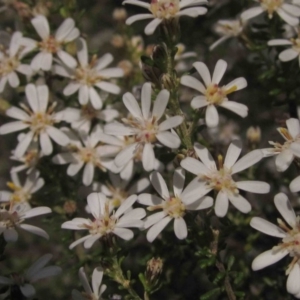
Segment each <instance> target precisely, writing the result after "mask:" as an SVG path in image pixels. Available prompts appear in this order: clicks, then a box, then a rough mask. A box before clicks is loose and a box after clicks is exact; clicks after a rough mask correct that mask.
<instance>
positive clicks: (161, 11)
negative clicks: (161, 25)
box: [150, 0, 180, 19]
mask: <svg viewBox="0 0 300 300" xmlns="http://www.w3.org/2000/svg"><path fill="white" fill-rule="evenodd" d="M150 10H151V12H152V13H153V15H154V16H155V17H156V18H159V19H171V18H174V17H175V16H176V14H177V13H178V12H179V11H180V8H179V0H152V1H151V5H150Z"/></svg>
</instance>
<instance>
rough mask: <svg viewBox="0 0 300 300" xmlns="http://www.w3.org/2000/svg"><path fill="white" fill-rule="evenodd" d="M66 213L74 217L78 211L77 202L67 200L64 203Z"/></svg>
mask: <svg viewBox="0 0 300 300" xmlns="http://www.w3.org/2000/svg"><path fill="white" fill-rule="evenodd" d="M63 208H64V211H65V213H66V214H67V215H73V214H74V213H75V212H76V210H77V205H76V202H75V201H73V200H67V201H66V202H65V203H64V207H63Z"/></svg>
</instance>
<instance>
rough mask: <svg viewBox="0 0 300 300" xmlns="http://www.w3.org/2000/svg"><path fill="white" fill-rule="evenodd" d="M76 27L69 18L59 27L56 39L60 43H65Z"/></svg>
mask: <svg viewBox="0 0 300 300" xmlns="http://www.w3.org/2000/svg"><path fill="white" fill-rule="evenodd" d="M74 27H75V22H74V20H73V19H71V18H67V19H65V20H64V21H63V23H62V24H61V25H60V26H59V28H58V29H57V31H56V33H55V38H56V39H57V40H58V41H60V42H61V41H63V40H64V38H65V37H66V36H67V35H68V34H69V33H70V32H71V31H72V29H73V28H74Z"/></svg>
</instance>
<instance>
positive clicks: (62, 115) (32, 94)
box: [0, 84, 69, 157]
mask: <svg viewBox="0 0 300 300" xmlns="http://www.w3.org/2000/svg"><path fill="white" fill-rule="evenodd" d="M25 93H26V97H27V101H28V103H29V105H30V108H31V109H30V108H28V107H27V106H25V105H23V104H21V107H22V108H23V110H21V109H20V108H18V107H15V106H12V107H11V108H9V109H8V110H7V111H6V115H7V116H9V117H11V118H14V119H17V120H20V121H15V122H10V123H7V124H4V125H2V126H1V127H0V134H7V133H11V132H15V131H19V130H23V129H27V128H28V129H29V132H28V133H26V136H25V137H24V138H23V139H21V141H19V143H18V146H17V148H16V149H15V152H14V155H15V156H16V157H22V156H23V155H24V153H25V152H26V150H27V149H28V147H29V145H30V143H31V142H32V140H37V139H39V142H40V146H41V149H42V152H43V154H45V155H49V154H51V153H52V151H53V146H52V142H51V140H50V138H51V139H52V140H54V141H55V142H56V143H57V144H59V145H61V146H66V145H67V144H68V143H69V138H68V137H67V135H66V134H64V133H63V132H62V131H61V130H59V129H57V128H55V127H54V124H55V123H58V122H60V121H62V120H65V119H67V118H68V112H67V111H64V110H62V111H60V112H57V113H55V112H54V108H55V106H56V102H53V103H52V104H51V105H50V106H49V107H48V102H49V89H48V87H47V86H46V85H39V86H35V85H34V84H28V85H27V86H26V89H25Z"/></svg>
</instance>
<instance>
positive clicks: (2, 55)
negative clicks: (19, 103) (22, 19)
mask: <svg viewBox="0 0 300 300" xmlns="http://www.w3.org/2000/svg"><path fill="white" fill-rule="evenodd" d="M21 39H22V33H21V32H18V31H17V32H15V33H14V34H13V35H12V37H11V41H10V45H9V48H8V49H5V48H3V47H0V93H2V92H3V90H4V88H5V85H6V83H7V82H8V83H9V85H10V86H11V87H13V88H16V87H18V86H19V85H20V80H19V77H18V75H17V72H19V73H21V74H24V75H31V72H32V70H31V68H30V66H28V65H26V64H22V63H21V60H22V58H23V57H24V56H25V55H26V53H27V52H28V51H27V49H25V48H24V47H22V46H21V45H20V41H21Z"/></svg>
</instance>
